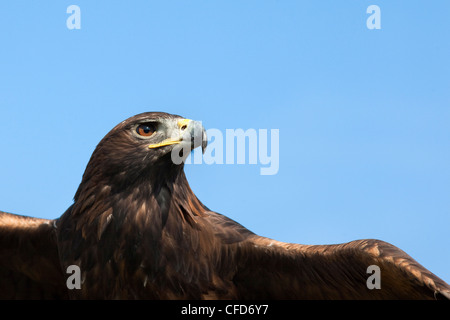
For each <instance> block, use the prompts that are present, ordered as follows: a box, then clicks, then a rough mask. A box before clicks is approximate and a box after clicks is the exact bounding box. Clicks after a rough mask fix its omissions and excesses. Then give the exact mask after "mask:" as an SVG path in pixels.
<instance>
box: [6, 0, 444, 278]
mask: <svg viewBox="0 0 450 320" xmlns="http://www.w3.org/2000/svg"><path fill="white" fill-rule="evenodd" d="M72 4H75V5H78V6H79V7H80V9H81V29H79V30H69V29H68V28H67V27H66V19H67V18H68V17H69V14H67V13H66V9H67V7H68V6H69V5H72ZM372 4H375V5H378V6H379V7H380V9H381V29H379V30H369V29H368V28H367V26H366V20H367V18H368V17H369V14H367V13H366V9H367V7H368V6H369V5H372ZM449 12H450V3H449V2H447V1H433V2H432V3H430V2H427V3H426V4H425V3H424V2H419V1H378V0H376V1H363V0H361V1H284V0H282V1H268V0H263V1H261V0H259V1H256V0H253V1H133V2H132V4H131V3H125V2H119V1H76V0H74V1H40V2H37V1H2V2H1V3H0V13H1V16H0V43H1V50H0V121H1V125H0V137H1V138H0V149H1V156H0V178H1V181H2V183H1V184H0V210H3V211H8V212H13V213H17V214H23V215H30V216H37V217H44V218H57V217H59V216H60V215H61V214H62V213H63V212H64V211H65V209H66V208H67V207H68V206H70V204H71V203H72V198H73V195H74V193H75V191H76V189H77V187H78V184H79V182H80V181H81V176H82V174H83V171H84V169H85V167H86V164H87V162H88V160H89V157H90V155H91V153H92V151H93V150H94V148H95V146H96V144H97V143H98V142H99V141H100V139H101V138H102V137H103V136H104V135H105V134H106V133H107V132H108V131H109V130H110V129H111V128H112V127H114V126H115V125H116V124H117V123H119V122H121V121H122V120H124V119H126V118H128V117H130V116H132V115H134V114H137V113H141V112H145V111H165V112H169V113H176V114H180V115H183V116H185V117H187V118H191V119H196V120H201V121H202V122H203V125H204V126H205V127H206V128H207V129H208V128H216V129H219V130H221V131H223V132H225V130H226V129H236V128H242V129H244V130H246V129H249V128H252V129H255V130H258V129H268V130H270V129H279V136H280V144H279V147H280V153H279V160H280V164H279V171H278V173H277V174H276V175H271V176H267V175H266V176H263V175H260V168H261V165H260V164H241V165H237V164H233V165H232V164H221V165H219V164H212V165H207V164H202V165H198V164H193V165H187V166H186V174H187V176H188V180H189V182H190V184H191V187H192V189H193V190H194V192H195V193H196V194H197V196H198V197H199V199H200V200H201V201H202V202H203V203H204V204H205V205H207V206H208V207H209V208H210V209H212V210H214V211H217V212H220V213H222V214H225V215H227V216H229V217H231V218H233V219H234V220H236V221H238V222H240V223H241V224H243V225H244V226H246V227H247V228H249V229H250V230H252V231H254V232H255V233H257V234H260V235H263V236H267V237H271V238H275V239H277V240H281V241H286V242H296V243H305V244H332V243H341V242H347V241H351V240H355V239H363V238H378V239H382V240H385V241H388V242H390V243H392V244H394V245H396V246H398V247H400V248H401V249H403V250H404V251H406V252H407V253H408V254H410V255H411V256H412V257H413V258H415V259H416V260H418V261H419V262H420V263H421V264H422V265H424V266H425V267H427V268H428V269H430V270H431V271H432V272H434V273H435V274H437V275H438V276H440V277H441V278H443V279H444V280H446V281H447V282H450V250H449V247H450V237H449V228H450V125H449V122H450V78H449V75H450V62H449V58H448V57H450V42H449V41H448V35H449V34H450V21H449V19H448V13H449Z"/></svg>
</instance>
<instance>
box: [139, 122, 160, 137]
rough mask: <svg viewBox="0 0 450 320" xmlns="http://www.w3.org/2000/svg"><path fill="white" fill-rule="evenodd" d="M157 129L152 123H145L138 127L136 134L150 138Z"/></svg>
mask: <svg viewBox="0 0 450 320" xmlns="http://www.w3.org/2000/svg"><path fill="white" fill-rule="evenodd" d="M155 131H156V129H155V126H154V125H153V124H152V123H143V124H140V125H138V126H137V127H136V133H137V134H138V135H140V136H142V137H150V136H151V135H152V134H153V133H155Z"/></svg>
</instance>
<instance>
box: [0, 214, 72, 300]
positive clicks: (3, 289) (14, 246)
mask: <svg viewBox="0 0 450 320" xmlns="http://www.w3.org/2000/svg"><path fill="white" fill-rule="evenodd" d="M0 298H1V299H64V298H67V288H66V286H65V279H64V276H63V273H62V270H61V267H60V263H59V259H58V249H57V245H56V236H55V233H54V227H53V223H52V220H46V219H38V218H31V217H25V216H20V215H14V214H10V213H5V212H0Z"/></svg>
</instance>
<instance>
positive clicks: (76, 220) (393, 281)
mask: <svg viewBox="0 0 450 320" xmlns="http://www.w3.org/2000/svg"><path fill="white" fill-rule="evenodd" d="M200 146H201V147H202V148H205V147H206V135H205V131H204V129H203V127H202V126H201V124H200V123H199V122H196V121H191V120H188V119H184V118H182V117H180V116H176V115H171V114H167V113H161V112H149V113H143V114H139V115H136V116H133V117H131V118H129V119H127V120H125V121H123V122H121V123H120V124H118V125H117V126H116V127H115V128H113V129H112V130H111V131H110V132H109V133H108V134H107V135H106V136H105V137H104V138H103V139H102V140H101V141H100V143H99V144H98V146H97V147H96V149H95V151H94V153H93V154H92V157H91V159H90V161H89V163H88V165H87V167H86V171H85V172H84V175H83V178H82V181H81V183H80V186H79V188H78V190H77V192H76V194H75V197H74V202H73V204H72V205H71V206H70V207H69V208H68V209H67V211H66V212H65V213H64V214H63V215H62V216H61V217H60V218H58V219H55V220H46V219H38V218H31V217H24V216H19V215H14V214H9V213H3V212H2V213H0V298H3V299H12V298H18V299H33V298H48V299H66V298H73V299H435V298H447V299H449V298H450V287H449V285H448V284H446V283H445V282H444V281H443V280H441V279H439V278H438V277H437V276H435V275H434V274H432V273H431V272H430V271H428V270H427V269H425V268H424V267H423V266H421V265H420V264H419V263H417V262H416V261H415V260H414V259H412V258H411V257H410V256H409V255H407V254H406V253H405V252H403V251H402V250H400V249H398V248H396V247H395V246H393V245H391V244H388V243H386V242H383V241H380V240H358V241H352V242H349V243H344V244H337V245H302V244H291V243H283V242H279V241H276V240H272V239H269V238H265V237H261V236H258V235H256V234H254V233H253V232H251V231H249V230H247V229H246V228H244V227H243V226H242V225H240V224H239V223H237V222H235V221H233V220H231V219H229V218H227V217H226V216H223V215H221V214H219V213H216V212H213V211H211V210H209V209H208V208H207V207H206V206H205V205H203V204H202V203H201V202H200V201H199V200H198V199H197V197H196V196H195V194H194V193H193V192H192V190H191V188H190V187H189V184H188V182H187V180H186V176H185V173H184V171H183V162H181V163H177V162H176V161H174V158H173V157H174V154H175V155H178V156H181V157H185V156H186V154H188V153H189V152H190V151H191V150H192V149H194V148H196V147H200ZM176 148H178V149H176ZM74 266H75V267H76V268H78V270H79V271H80V273H79V286H78V287H70V286H69V279H68V277H69V276H70V275H71V273H70V272H68V270H72V269H71V268H73V267H74ZM371 266H375V267H376V268H378V271H379V274H378V276H379V281H380V285H381V287H380V288H373V287H371V286H370V285H369V284H370V281H369V279H368V278H369V277H370V276H371V275H370V273H368V270H369V269H368V268H369V267H371Z"/></svg>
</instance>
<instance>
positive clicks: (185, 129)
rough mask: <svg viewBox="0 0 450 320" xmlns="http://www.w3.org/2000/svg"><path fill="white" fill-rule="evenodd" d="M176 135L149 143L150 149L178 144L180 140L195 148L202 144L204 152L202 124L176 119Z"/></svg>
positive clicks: (204, 139) (204, 135)
mask: <svg viewBox="0 0 450 320" xmlns="http://www.w3.org/2000/svg"><path fill="white" fill-rule="evenodd" d="M177 127H178V133H177V135H178V137H176V138H168V139H165V140H163V141H161V142H159V143H154V144H151V145H149V146H148V147H149V148H150V149H154V148H159V147H164V146H169V145H172V144H179V143H182V142H188V143H190V144H191V148H192V149H194V148H197V147H199V146H200V145H201V146H202V152H203V153H205V149H206V146H207V144H208V140H207V136H206V131H205V129H204V128H203V126H202V124H201V123H200V122H198V121H194V120H191V119H180V120H178V121H177Z"/></svg>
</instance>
